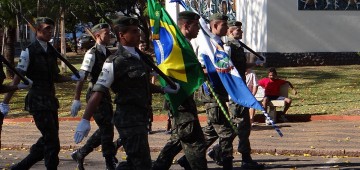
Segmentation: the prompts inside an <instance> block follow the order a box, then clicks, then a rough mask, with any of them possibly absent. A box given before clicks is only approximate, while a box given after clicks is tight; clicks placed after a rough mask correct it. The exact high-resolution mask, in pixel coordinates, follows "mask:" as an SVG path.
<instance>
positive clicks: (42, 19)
mask: <svg viewBox="0 0 360 170" xmlns="http://www.w3.org/2000/svg"><path fill="white" fill-rule="evenodd" d="M35 24H36V25H37V26H38V25H40V24H49V25H53V26H54V25H55V22H54V20H52V19H51V18H49V17H38V18H36V19H35Z"/></svg>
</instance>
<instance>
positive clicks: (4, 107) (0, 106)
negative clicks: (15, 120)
mask: <svg viewBox="0 0 360 170" xmlns="http://www.w3.org/2000/svg"><path fill="white" fill-rule="evenodd" d="M9 111H10V106H9V104H6V103H2V102H1V103H0V112H1V113H2V114H3V115H4V117H6V116H7V114H8V113H9Z"/></svg>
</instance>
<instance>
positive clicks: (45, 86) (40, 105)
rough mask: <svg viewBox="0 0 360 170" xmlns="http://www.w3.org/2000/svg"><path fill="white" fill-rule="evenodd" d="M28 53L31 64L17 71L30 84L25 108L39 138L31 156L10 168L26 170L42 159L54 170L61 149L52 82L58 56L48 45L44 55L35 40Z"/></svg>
mask: <svg viewBox="0 0 360 170" xmlns="http://www.w3.org/2000/svg"><path fill="white" fill-rule="evenodd" d="M28 50H29V58H28V59H29V60H30V61H29V65H28V67H27V70H23V69H22V65H18V67H17V68H18V69H19V71H20V72H21V73H23V74H25V75H26V76H27V77H28V78H29V79H31V80H32V81H33V85H32V87H31V88H30V90H29V92H28V94H27V95H26V99H25V109H26V110H28V111H29V112H30V114H31V115H33V118H34V121H35V124H36V127H37V128H38V129H39V130H40V132H41V135H42V136H41V137H40V138H39V139H38V141H37V142H36V143H35V144H34V145H32V146H31V148H30V154H29V155H28V156H27V157H26V158H25V159H23V160H22V161H21V162H20V163H18V164H17V165H16V166H15V167H12V169H22V170H23V169H29V168H30V167H31V166H32V165H34V164H35V163H36V162H38V161H41V160H42V159H45V166H46V168H47V169H57V166H58V164H59V157H58V153H59V150H60V142H59V122H58V108H59V101H58V99H57V98H56V96H55V86H54V81H56V80H57V79H58V76H59V73H60V70H59V68H58V65H57V57H56V56H57V55H59V54H58V53H57V52H56V50H55V49H54V48H53V47H52V46H51V45H50V43H47V52H45V51H44V49H43V47H42V46H41V45H40V43H39V42H38V41H36V42H34V43H32V44H30V45H29V46H28ZM19 63H20V61H19Z"/></svg>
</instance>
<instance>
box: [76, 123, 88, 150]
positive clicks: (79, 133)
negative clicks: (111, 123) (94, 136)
mask: <svg viewBox="0 0 360 170" xmlns="http://www.w3.org/2000/svg"><path fill="white" fill-rule="evenodd" d="M90 129H91V127H90V121H88V120H86V119H81V121H80V123H79V124H78V126H77V128H76V132H75V135H74V140H75V143H76V144H78V143H80V142H81V141H82V140H83V139H84V137H87V135H88V134H89V132H90Z"/></svg>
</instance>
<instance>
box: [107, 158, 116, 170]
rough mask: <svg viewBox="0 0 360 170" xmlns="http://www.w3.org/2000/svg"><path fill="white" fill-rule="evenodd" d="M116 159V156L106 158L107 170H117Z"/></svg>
mask: <svg viewBox="0 0 360 170" xmlns="http://www.w3.org/2000/svg"><path fill="white" fill-rule="evenodd" d="M114 158H115V157H114V156H105V164H106V170H115V168H116V163H115V159H114Z"/></svg>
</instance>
